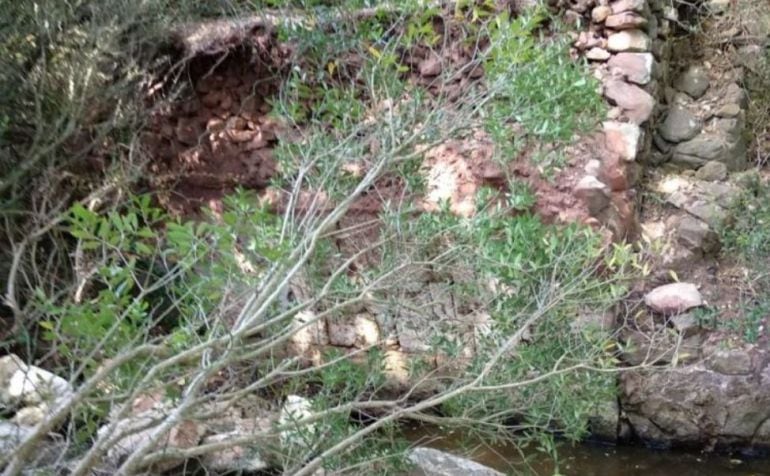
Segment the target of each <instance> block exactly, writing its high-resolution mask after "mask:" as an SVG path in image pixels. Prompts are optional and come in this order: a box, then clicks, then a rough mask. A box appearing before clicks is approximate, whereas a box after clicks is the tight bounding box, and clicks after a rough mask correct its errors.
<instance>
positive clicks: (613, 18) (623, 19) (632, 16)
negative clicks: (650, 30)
mask: <svg viewBox="0 0 770 476" xmlns="http://www.w3.org/2000/svg"><path fill="white" fill-rule="evenodd" d="M604 25H605V26H606V27H607V28H613V29H616V30H630V29H633V28H641V27H643V26H646V25H647V19H646V18H644V17H643V16H641V15H639V14H638V13H634V12H624V13H618V14H615V15H610V16H608V17H607V18H606V19H605V20H604Z"/></svg>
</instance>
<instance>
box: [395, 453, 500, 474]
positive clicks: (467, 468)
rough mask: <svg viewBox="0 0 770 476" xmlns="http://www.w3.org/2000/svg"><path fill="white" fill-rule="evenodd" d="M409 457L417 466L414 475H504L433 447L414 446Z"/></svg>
mask: <svg viewBox="0 0 770 476" xmlns="http://www.w3.org/2000/svg"><path fill="white" fill-rule="evenodd" d="M407 457H408V458H409V461H410V462H411V463H412V464H413V465H414V466H415V468H414V470H413V471H412V472H411V473H410V474H411V475H412V476H503V473H501V472H499V471H496V470H494V469H492V468H490V467H487V466H484V465H483V464H479V463H477V462H475V461H471V460H469V459H465V458H460V457H459V456H455V455H452V454H449V453H446V452H444V451H439V450H436V449H433V448H414V449H413V450H411V451H410V452H409V455H408V456H407Z"/></svg>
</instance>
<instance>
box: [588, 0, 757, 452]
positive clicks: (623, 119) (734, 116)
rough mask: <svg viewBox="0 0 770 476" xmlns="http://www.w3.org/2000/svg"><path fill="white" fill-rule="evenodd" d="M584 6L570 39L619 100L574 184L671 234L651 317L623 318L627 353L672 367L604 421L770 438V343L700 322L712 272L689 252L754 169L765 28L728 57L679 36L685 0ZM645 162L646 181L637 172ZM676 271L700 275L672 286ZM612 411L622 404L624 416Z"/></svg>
mask: <svg viewBox="0 0 770 476" xmlns="http://www.w3.org/2000/svg"><path fill="white" fill-rule="evenodd" d="M581 3H583V4H585V3H586V2H581ZM695 3H696V4H698V5H700V4H699V3H698V2H695ZM588 4H589V7H590V8H589V9H588V11H584V12H583V13H581V18H582V19H583V24H584V25H587V27H586V29H585V31H583V32H581V33H579V34H578V35H576V41H575V43H574V48H575V52H576V53H579V54H580V55H582V56H583V57H584V58H585V59H586V60H587V61H588V62H589V63H590V64H591V66H592V69H593V71H594V74H595V75H596V77H597V78H599V79H600V80H601V82H602V85H603V93H604V97H605V99H606V101H607V104H608V107H609V112H608V117H607V120H606V121H605V122H604V124H603V134H604V142H605V144H606V148H605V149H603V150H598V151H596V157H594V158H593V160H592V161H591V162H590V167H586V176H585V177H584V178H583V179H582V180H581V181H580V182H579V184H578V186H577V187H576V190H575V193H576V195H577V196H579V197H581V198H582V199H583V200H584V202H585V204H586V206H587V208H588V210H589V211H590V213H591V214H592V215H593V216H594V217H595V218H597V219H598V220H599V222H600V223H602V224H603V225H605V226H607V227H608V228H610V229H611V230H612V231H613V232H614V234H615V236H616V237H634V236H635V232H636V231H639V233H640V234H641V235H643V236H644V237H645V240H666V239H669V240H671V241H672V243H671V245H670V247H669V248H667V250H668V251H667V254H666V255H665V256H664V258H663V261H662V262H661V263H660V266H659V267H660V269H659V270H658V271H657V274H655V275H654V278H655V279H653V280H652V283H651V284H652V285H651V286H650V287H649V289H647V292H646V293H645V295H644V299H643V303H641V304H642V306H641V308H642V309H641V311H640V312H639V313H638V314H637V316H642V318H641V319H635V320H634V322H633V323H631V324H629V323H628V322H625V323H623V327H622V328H621V329H619V332H620V335H621V344H622V345H623V346H624V347H623V348H624V352H623V359H624V360H625V361H626V363H628V364H630V365H639V364H643V363H645V364H651V363H652V364H673V365H674V368H673V369H672V370H669V371H666V372H651V371H633V372H628V373H624V374H623V376H622V377H621V379H620V384H621V385H620V389H621V394H620V399H619V405H608V408H607V412H608V413H607V414H604V415H601V416H598V417H597V421H598V422H599V424H597V425H595V426H594V430H595V432H597V433H599V435H598V436H604V437H607V438H610V439H615V438H628V437H630V438H637V439H641V440H643V441H646V442H649V443H651V444H660V445H692V446H697V447H700V448H714V447H741V448H747V447H754V448H762V447H764V448H767V447H770V423H769V422H770V405H769V404H770V400H768V395H769V394H770V392H769V391H768V384H770V353H768V352H767V350H765V349H762V348H760V347H757V346H755V345H749V344H745V343H736V342H733V341H730V342H729V343H727V344H726V343H725V341H724V339H723V338H722V337H720V336H718V335H715V334H712V333H710V332H708V331H706V330H705V329H703V328H702V327H701V325H700V322H699V319H698V318H697V317H696V316H697V314H696V313H695V311H697V308H699V307H701V306H704V305H708V304H709V298H710V297H712V295H713V293H711V292H709V291H708V290H706V291H704V290H703V289H702V287H703V286H702V285H701V283H700V282H699V281H698V279H699V277H701V276H702V275H700V274H698V273H695V272H693V271H692V269H693V263H697V262H699V261H702V260H705V259H708V258H713V257H714V256H715V254H716V253H717V252H718V251H719V250H720V243H719V234H718V232H719V230H720V227H721V226H723V224H724V223H725V222H726V220H728V219H729V218H730V213H731V203H732V202H733V201H734V199H735V197H736V196H737V195H738V193H740V191H741V188H743V187H744V185H745V183H746V182H747V181H750V180H752V179H753V178H752V174H751V172H742V171H744V170H745V169H747V168H748V160H747V140H746V134H745V132H744V131H745V127H746V124H745V121H746V119H745V115H746V113H745V111H746V108H747V106H748V104H747V97H746V94H745V92H744V90H743V89H742V87H741V81H742V79H743V74H744V71H743V69H742V68H741V67H740V66H741V64H742V63H745V61H746V58H745V57H746V56H747V55H748V56H751V54H757V53H759V52H761V51H762V50H763V49H764V48H765V47H766V44H767V43H766V40H767V36H768V32H767V31H764V33H762V32H760V33H761V34H759V35H755V37H754V38H753V40H752V41H754V43H753V44H749V45H744V46H742V47H741V48H740V49H739V50H738V51H739V53H740V52H743V53H741V54H742V56H741V54H739V55H737V57H733V58H729V61H724V58H725V55H723V54H722V51H716V50H713V49H712V50H709V49H708V48H705V49H699V50H698V51H697V52H695V51H692V49H693V48H692V46H693V45H692V44H688V43H689V41H690V40H691V39H692V38H690V37H687V39H685V41H681V40H680V41H678V42H677V37H676V34H677V32H679V33H680V34H681V33H682V32H683V30H682V29H680V28H679V27H678V25H681V24H684V23H686V22H687V19H686V18H681V17H680V13H682V12H685V11H687V8H686V7H683V6H682V5H681V4H678V3H677V2H669V1H664V0H616V1H608V0H597V1H589V2H588ZM731 5H732V6H731ZM584 6H585V5H583V6H582V7H581V8H580V9H576V11H577V10H581V9H583V7H584ZM677 6H678V7H679V8H677ZM696 6H697V5H696ZM700 6H701V7H702V8H700V12H701V13H702V12H705V13H706V14H708V15H717V16H716V17H712V19H714V21H713V22H705V23H704V25H706V26H705V28H706V31H704V32H703V33H702V34H703V35H704V37H706V38H719V37H723V36H724V35H725V34H729V32H723V31H720V30H719V27H714V26H713V25H719V24H720V22H719V15H728V14H730V12H731V9H734V8H735V5H734V4H733V3H731V2H729V1H727V0H725V1H720V0H710V1H705V2H702V5H700ZM756 14H757V15H760V14H763V15H767V14H768V13H767V12H766V11H765V12H756ZM768 18H770V17H768ZM710 25H711V26H710ZM709 27H711V28H712V29H713V30H712V31H708V28H709ZM736 31H738V30H736ZM709 35H710V36H709ZM710 48H714V47H710ZM749 52H752V53H749ZM710 58H718V60H716V59H715V60H714V61H710ZM716 61H719V64H717V63H716ZM653 166H659V167H655V168H653ZM642 167H644V168H645V169H646V170H645V172H646V173H645V175H646V176H649V177H650V180H649V181H648V183H647V184H642V183H640V181H639V180H638V177H639V176H640V175H642V174H640V169H641V168H642ZM645 185H646V187H647V189H648V193H651V194H655V195H656V196H658V197H660V200H661V202H662V204H663V210H664V211H663V212H660V213H658V215H657V216H654V217H651V216H650V215H651V213H649V212H644V211H642V210H640V209H639V203H638V196H639V194H638V193H636V191H635V189H637V188H638V189H641V188H642V187H644V186H645ZM620 204H622V205H623V206H622V207H621V206H619V205H620ZM622 213H628V214H630V216H622ZM661 214H662V216H661ZM637 218H639V230H636V229H635V228H634V227H635V226H636V225H637ZM620 224H623V225H625V226H619V225H620ZM677 274H679V275H680V276H681V275H684V276H685V277H687V275H690V276H691V277H692V278H693V280H694V281H693V282H674V283H669V284H665V283H666V282H667V281H670V280H671V276H677ZM655 284H657V286H655ZM704 292H705V294H704ZM612 412H618V413H617V415H616V419H615V420H613V419H612V415H611V414H612Z"/></svg>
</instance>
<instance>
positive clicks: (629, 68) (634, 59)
mask: <svg viewBox="0 0 770 476" xmlns="http://www.w3.org/2000/svg"><path fill="white" fill-rule="evenodd" d="M607 65H608V66H609V67H610V72H611V73H612V74H614V75H617V76H621V77H623V78H625V79H627V80H628V81H630V82H632V83H636V84H647V83H649V82H650V81H651V80H652V73H653V71H654V66H655V58H654V57H653V56H652V53H618V54H616V55H615V56H613V57H612V58H611V59H610V60H609V61H608V62H607Z"/></svg>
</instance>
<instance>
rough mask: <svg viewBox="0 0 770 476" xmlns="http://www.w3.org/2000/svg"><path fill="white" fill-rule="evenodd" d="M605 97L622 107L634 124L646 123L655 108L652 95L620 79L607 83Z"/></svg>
mask: <svg viewBox="0 0 770 476" xmlns="http://www.w3.org/2000/svg"><path fill="white" fill-rule="evenodd" d="M604 95H605V96H606V97H607V98H608V99H609V100H610V101H612V102H613V103H615V104H616V105H618V106H619V107H621V108H622V109H623V112H624V114H625V116H626V117H627V118H628V119H629V120H630V121H631V122H633V123H634V124H642V123H644V122H646V121H647V120H648V119H649V118H650V116H651V115H652V111H653V109H654V108H655V98H653V97H652V96H651V95H650V93H648V92H647V91H645V90H644V89H642V88H640V87H638V86H634V85H632V84H628V83H627V82H625V81H622V80H619V79H609V80H608V81H606V82H605V84H604Z"/></svg>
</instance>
